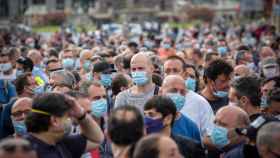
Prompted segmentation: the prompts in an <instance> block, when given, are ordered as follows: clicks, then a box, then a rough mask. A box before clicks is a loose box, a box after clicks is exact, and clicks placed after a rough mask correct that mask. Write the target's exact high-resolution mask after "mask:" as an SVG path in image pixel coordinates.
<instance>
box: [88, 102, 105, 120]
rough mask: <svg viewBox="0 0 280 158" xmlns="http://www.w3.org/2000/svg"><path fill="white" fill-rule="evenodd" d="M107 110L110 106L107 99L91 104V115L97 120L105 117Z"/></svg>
mask: <svg viewBox="0 0 280 158" xmlns="http://www.w3.org/2000/svg"><path fill="white" fill-rule="evenodd" d="M107 109H108V105H107V100H106V99H99V100H95V101H92V102H91V114H92V115H93V116H95V117H97V118H100V117H101V116H104V115H105V114H106V112H107Z"/></svg>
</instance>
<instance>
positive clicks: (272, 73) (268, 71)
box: [263, 67, 279, 78]
mask: <svg viewBox="0 0 280 158" xmlns="http://www.w3.org/2000/svg"><path fill="white" fill-rule="evenodd" d="M278 74H279V72H278V71H277V68H276V67H274V68H267V69H263V75H264V76H265V77H266V78H272V77H275V76H278Z"/></svg>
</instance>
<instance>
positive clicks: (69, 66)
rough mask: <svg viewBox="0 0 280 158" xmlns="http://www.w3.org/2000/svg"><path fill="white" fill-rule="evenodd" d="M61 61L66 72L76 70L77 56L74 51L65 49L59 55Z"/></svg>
mask: <svg viewBox="0 0 280 158" xmlns="http://www.w3.org/2000/svg"><path fill="white" fill-rule="evenodd" d="M59 59H60V61H61V63H62V67H63V68H64V69H65V70H69V71H71V70H74V68H75V64H76V61H75V55H74V52H73V50H72V49H65V50H63V51H62V52H61V53H60V54H59Z"/></svg>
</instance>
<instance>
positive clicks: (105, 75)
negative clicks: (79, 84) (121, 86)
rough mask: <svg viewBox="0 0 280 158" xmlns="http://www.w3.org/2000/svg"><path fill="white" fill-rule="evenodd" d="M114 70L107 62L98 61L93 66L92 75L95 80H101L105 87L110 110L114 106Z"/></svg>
mask: <svg viewBox="0 0 280 158" xmlns="http://www.w3.org/2000/svg"><path fill="white" fill-rule="evenodd" d="M113 71H114V70H113V69H112V67H111V66H110V64H109V63H107V62H103V61H102V62H97V63H96V64H94V66H93V70H92V76H93V81H98V82H100V83H101V84H102V85H103V87H104V88H105V96H106V98H105V99H106V100H107V103H108V109H109V111H110V110H111V109H112V108H113V97H112V95H113V92H112V77H113V76H112V75H113V74H112V72H113Z"/></svg>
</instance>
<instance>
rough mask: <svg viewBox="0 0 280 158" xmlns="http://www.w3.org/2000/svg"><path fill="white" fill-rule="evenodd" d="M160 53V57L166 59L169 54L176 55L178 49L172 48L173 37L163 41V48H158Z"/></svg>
mask: <svg viewBox="0 0 280 158" xmlns="http://www.w3.org/2000/svg"><path fill="white" fill-rule="evenodd" d="M158 54H159V56H160V58H162V59H166V58H168V57H169V56H172V55H175V54H176V51H175V49H174V48H172V41H171V39H166V40H164V41H163V42H162V46H161V48H159V49H158Z"/></svg>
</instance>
